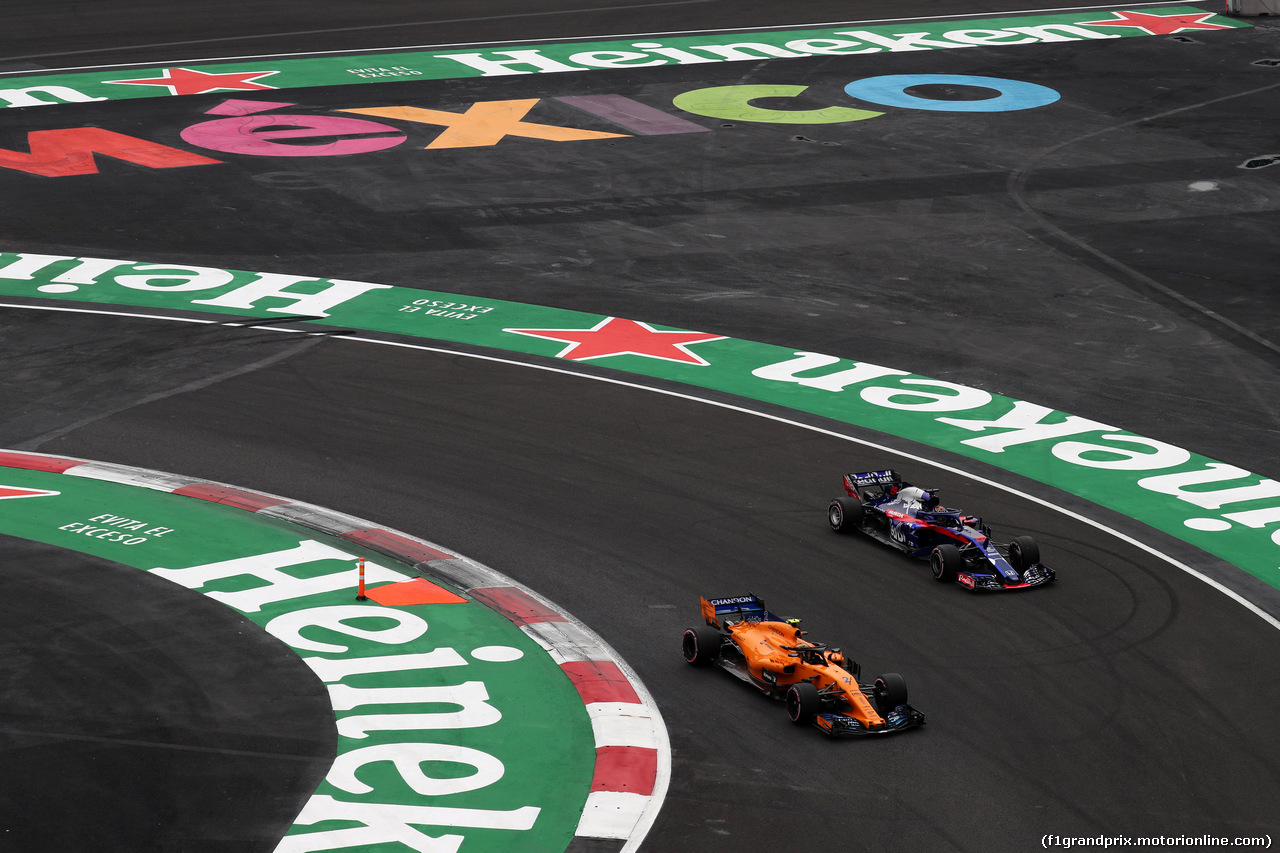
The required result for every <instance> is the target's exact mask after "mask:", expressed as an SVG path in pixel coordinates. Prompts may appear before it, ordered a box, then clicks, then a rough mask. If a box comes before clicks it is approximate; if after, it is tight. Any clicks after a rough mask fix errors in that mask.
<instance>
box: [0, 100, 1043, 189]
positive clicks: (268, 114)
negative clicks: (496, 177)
mask: <svg viewBox="0 0 1280 853" xmlns="http://www.w3.org/2000/svg"><path fill="white" fill-rule="evenodd" d="M928 84H946V85H948V86H950V87H961V88H966V87H967V88H970V89H973V90H978V91H980V92H981V93H984V94H988V95H989V93H990V92H994V93H995V96H994V97H985V98H979V99H976V100H960V101H957V100H935V99H931V98H926V97H922V96H920V95H918V94H915V93H913V92H912V91H911V90H912V89H913V87H917V86H923V85H928ZM806 88H807V87H805V86H788V85H777V84H754V85H736V86H716V87H712V88H704V89H696V90H693V91H690V92H685V93H683V94H680V95H677V96H676V97H675V98H674V99H673V101H672V104H673V105H674V106H675V107H676V108H678V109H679V110H681V111H683V112H685V113H688V114H690V115H694V116H701V117H703V118H712V119H720V120H727V121H735V122H751V123H759V124H778V125H807V124H839V123H847V122H855V121H864V120H866V119H872V118H876V117H878V116H881V115H884V113H883V112H878V111H874V110H867V109H861V108H856V107H850V106H844V105H832V106H829V107H824V108H821V109H792V110H787V109H778V108H775V107H772V106H762V105H760V104H759V103H757V102H758V101H761V100H764V99H770V101H771V102H772V101H773V100H775V99H794V98H798V97H800V95H802V94H803V93H804V92H805V90H806ZM845 94H846V95H848V96H849V97H850V98H853V99H857V100H860V101H864V102H868V103H873V104H879V105H883V106H890V107H896V108H903V109H921V110H930V111H935V112H1008V111H1012V110H1024V109H1032V108H1035V107H1042V106H1046V105H1048V104H1052V103H1054V102H1055V101H1057V100H1058V98H1059V95H1058V93H1057V92H1056V91H1055V90H1053V89H1050V88H1048V87H1047V86H1040V85H1037V84H1034V83H1025V82H1020V81H1016V80H1005V79H1002V78H998V77H974V76H966V75H949V74H911V75H892V76H884V77H870V78H866V79H862V80H856V81H854V82H852V83H849V84H848V85H847V86H846V87H845ZM542 100H543V99H540V98H527V99H521V100H512V101H479V102H476V103H474V104H472V105H471V106H470V107H468V108H467V109H466V110H465V111H463V112H451V111H446V110H437V109H428V108H424V107H417V106H387V107H363V108H361V107H354V108H347V109H340V110H337V112H341V113H351V114H358V115H363V116H373V117H376V118H381V119H391V120H394V121H398V122H405V123H408V124H409V125H411V126H413V128H415V129H416V128H417V127H419V126H421V125H428V126H432V127H440V128H443V130H442V131H440V132H439V133H438V134H436V136H435V137H434V138H433V139H432V140H431V141H430V143H429V144H427V145H426V146H425V148H426V149H428V150H430V149H436V150H438V149H451V148H484V147H490V146H494V145H497V144H499V143H500V142H502V141H503V140H504V139H506V138H508V137H514V138H522V139H535V140H540V141H544V142H580V141H588V140H602V139H619V138H625V137H630V136H662V135H668V134H681V133H709V132H712V129H711V128H708V127H705V126H703V125H701V124H697V123H696V122H693V121H689V120H687V119H685V118H682V117H680V116H676V115H672V114H670V113H668V112H666V111H664V110H661V109H658V108H656V107H653V106H650V105H647V104H643V103H640V102H638V101H635V100H632V99H631V98H626V97H623V96H621V95H577V96H565V97H558V98H552V99H550V100H551V101H553V102H555V103H556V104H561V105H565V106H568V107H571V108H573V109H575V110H578V111H579V112H583V113H586V114H589V115H591V116H593V117H595V118H597V119H602V120H604V121H606V122H609V123H611V124H613V125H615V126H616V127H618V128H619V130H625V131H627V132H626V133H621V132H616V133H615V132H607V131H600V130H587V129H582V128H575V127H565V126H562V125H556V124H547V123H545V122H540V121H533V120H530V119H529V115H530V113H531V112H532V111H533V110H534V109H535V107H537V106H538V105H539V104H540V103H541V102H542ZM292 106H295V105H294V104H292V103H287V102H272V101H246V100H239V99H231V100H227V101H224V102H223V103H221V104H219V105H218V106H216V107H214V108H213V109H210V110H208V111H207V112H206V114H207V115H215V116H220V118H214V119H210V120H208V121H202V122H199V123H197V124H193V125H191V126H189V127H187V128H186V129H184V130H183V131H182V132H181V137H182V140H183V141H184V142H186V143H187V144H189V145H191V146H193V147H196V148H202V149H205V150H207V151H216V152H219V153H222V154H237V155H243V156H252V157H343V156H349V155H353V154H369V153H373V152H376V151H383V150H386V149H388V148H394V147H396V146H398V145H401V144H403V143H404V142H405V141H406V140H408V138H409V133H408V131H407V130H406V129H404V128H402V127H399V126H395V125H390V124H385V123H383V122H379V121H371V120H369V119H366V118H353V117H351V116H347V115H342V116H335V115H324V114H308V113H280V112H277V111H278V110H283V109H288V108H289V107H292ZM27 147H28V150H27V151H26V152H22V151H15V150H11V149H4V148H0V169H8V170H12V171H17V172H23V173H26V174H29V175H37V176H40V177H46V178H61V177H70V176H76V175H92V174H97V172H98V163H97V161H96V159H95V158H96V157H97V156H102V157H110V158H113V159H116V160H123V161H125V162H128V163H133V164H134V165H138V166H145V167H146V168H149V169H172V168H179V167H184V166H210V165H217V164H219V163H221V162H223V161H222V160H217V159H214V158H212V157H208V156H205V155H203V154H196V153H193V152H189V151H184V150H182V149H179V148H175V147H172V146H169V145H164V144H162V143H159V142H153V141H149V140H145V139H139V138H137V137H133V136H128V135H126V134H123V133H118V132H116V131H112V130H107V129H103V128H97V127H76V128H63V129H57V130H36V131H31V132H30V133H28V134H27Z"/></svg>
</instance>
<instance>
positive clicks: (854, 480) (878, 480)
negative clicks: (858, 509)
mask: <svg viewBox="0 0 1280 853" xmlns="http://www.w3.org/2000/svg"><path fill="white" fill-rule="evenodd" d="M901 482H902V478H901V477H899V476H898V472H897V471H863V472H861V473H857V474H845V475H844V489H845V491H846V492H848V493H849V494H850V495H852V496H853V497H857V496H858V489H861V488H864V487H866V486H889V485H892V484H894V483H901Z"/></svg>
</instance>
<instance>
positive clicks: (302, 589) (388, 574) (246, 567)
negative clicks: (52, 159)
mask: <svg viewBox="0 0 1280 853" xmlns="http://www.w3.org/2000/svg"><path fill="white" fill-rule="evenodd" d="M321 561H332V562H333V563H334V564H335V565H334V566H333V571H331V572H329V573H327V574H321V575H317V576H315V577H308V578H299V577H294V576H293V575H290V574H288V573H286V572H284V571H282V570H283V569H286V568H293V567H297V566H302V565H306V564H309V563H316V562H321ZM339 561H340V563H339ZM354 561H355V557H353V556H352V555H350V554H348V553H346V552H344V551H339V550H338V549H337V548H333V547H330V546H329V545H325V544H323V543H321V542H316V541H315V540H312V539H307V540H304V541H302V542H300V543H298V545H297V547H295V548H289V549H287V550H284V551H276V552H273V553H270V554H259V555H255V556H251V557H238V558H236V559H233V560H224V561H222V562H218V563H208V564H206V565H203V566H191V567H190V568H186V569H166V568H157V569H152V570H151V573H152V574H154V575H159V576H160V577H162V578H165V579H166V580H171V581H173V582H174V583H177V584H181V585H182V586H185V587H187V588H188V589H200V588H201V587H203V586H205V585H207V584H209V583H210V582H212V581H215V580H222V579H224V578H238V577H255V578H258V579H259V580H261V581H263V583H264V585H263V586H258V587H254V588H252V589H246V590H241V591H239V592H209V593H206V595H208V596H209V597H210V598H215V599H217V600H218V601H221V602H223V603H224V604H227V605H229V606H231V607H234V608H236V609H237V610H239V611H241V612H243V613H256V612H257V611H259V610H261V609H262V607H263V605H265V604H273V603H275V602H278V601H287V600H288V599H291V598H301V597H302V596H306V595H315V594H316V593H321V592H333V591H334V590H339V589H343V588H345V587H349V586H351V567H352V566H353V565H354ZM399 580H404V578H403V576H401V575H398V574H396V573H395V572H393V571H391V570H390V569H385V568H383V567H382V566H379V565H377V564H376V563H369V562H366V564H365V581H366V582H367V583H381V582H383V581H399Z"/></svg>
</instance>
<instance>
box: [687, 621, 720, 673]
mask: <svg viewBox="0 0 1280 853" xmlns="http://www.w3.org/2000/svg"><path fill="white" fill-rule="evenodd" d="M680 645H681V649H682V651H683V652H684V659H685V660H686V661H688V662H689V663H691V664H693V665H694V666H706V665H707V664H709V663H713V662H714V661H715V660H716V658H718V657H720V632H719V631H717V630H716V629H715V628H712V627H711V626H710V625H698V626H696V627H693V628H686V629H685V632H684V639H683V640H682V641H681V644H680Z"/></svg>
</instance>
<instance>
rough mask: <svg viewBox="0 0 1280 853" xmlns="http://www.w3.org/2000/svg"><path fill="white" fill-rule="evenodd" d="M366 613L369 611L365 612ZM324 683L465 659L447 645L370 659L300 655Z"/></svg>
mask: <svg viewBox="0 0 1280 853" xmlns="http://www.w3.org/2000/svg"><path fill="white" fill-rule="evenodd" d="M365 612H366V614H367V613H368V611H367V610H366V611H365ZM302 662H303V663H305V664H306V665H307V666H309V667H311V669H312V671H313V672H315V674H316V675H318V676H320V680H321V681H324V682H330V681H341V680H342V679H344V678H346V677H347V676H349V675H370V674H372V673H382V672H407V671H410V670H419V669H442V668H444V667H449V666H466V665H467V660H466V658H464V657H463V656H462V655H460V654H458V653H457V652H456V651H455V650H453V649H450V648H440V649H434V650H432V651H429V652H419V653H414V654H403V655H379V656H377V657H369V658H350V659H347V660H331V659H329V658H303V659H302Z"/></svg>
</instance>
